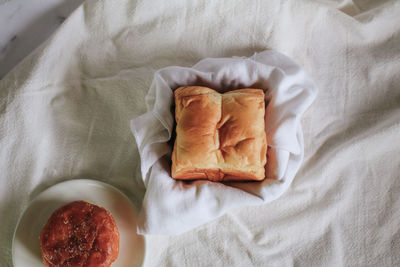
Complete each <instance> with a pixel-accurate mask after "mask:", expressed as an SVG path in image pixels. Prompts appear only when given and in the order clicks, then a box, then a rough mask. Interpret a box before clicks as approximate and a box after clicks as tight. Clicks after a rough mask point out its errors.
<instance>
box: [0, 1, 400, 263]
mask: <svg viewBox="0 0 400 267" xmlns="http://www.w3.org/2000/svg"><path fill="white" fill-rule="evenodd" d="M398 14H400V2H399V1H361V0H359V1H356V0H353V1H347V0H345V1H334V0H332V1H322V0H321V1H297V0H296V1H294V0H293V1H161V0H160V1H128V0H121V1H111V0H110V1H89V2H87V3H86V4H85V5H83V6H81V7H80V8H78V9H77V10H76V11H75V12H74V13H73V14H72V15H71V16H70V17H69V18H68V19H67V20H66V22H65V23H64V24H63V25H62V26H61V27H60V29H59V30H58V31H57V32H56V33H55V34H54V35H53V36H52V37H51V38H50V39H49V40H48V41H47V42H46V43H45V44H43V45H42V46H41V47H40V48H39V49H37V50H36V51H35V52H34V53H33V54H32V55H31V56H29V57H28V58H27V59H26V60H25V61H24V62H22V64H20V65H19V66H18V67H17V68H15V69H14V70H13V71H12V72H11V73H9V74H8V75H7V76H6V77H5V78H4V79H3V80H1V81H0V265H1V266H10V265H11V241H12V235H13V231H14V229H15V226H16V223H17V220H18V218H19V216H20V215H21V214H22V212H23V209H24V208H25V207H26V206H27V204H28V202H29V200H31V199H32V198H33V197H35V196H36V195H37V194H38V193H40V192H41V191H42V190H43V189H45V188H47V187H48V186H50V185H53V184H55V183H57V182H59V181H63V180H67V179H74V178H91V179H98V180H102V181H105V182H107V183H110V184H112V185H114V186H116V187H118V188H119V189H121V190H123V191H124V192H125V193H126V194H127V195H128V196H129V197H130V198H131V200H132V201H133V202H134V203H135V204H136V206H137V207H138V208H139V207H140V204H141V199H142V197H143V194H144V185H143V183H142V182H141V177H140V166H139V155H138V150H137V147H136V143H135V141H134V138H133V137H132V134H131V132H130V129H129V120H130V119H131V118H134V117H137V116H138V115H140V114H143V113H144V112H145V104H144V97H145V95H146V94H147V91H148V89H149V87H150V83H151V81H152V79H153V74H154V72H155V71H156V70H157V69H160V68H163V67H166V66H170V65H177V66H184V67H189V66H192V65H193V64H195V63H196V62H198V61H199V60H201V59H203V58H206V57H231V56H251V55H252V54H253V53H254V52H259V51H262V50H266V49H269V48H272V49H274V50H276V51H279V52H281V53H284V54H286V55H288V56H289V57H291V58H293V59H294V60H295V61H296V62H298V63H299V64H301V65H302V66H303V67H304V69H305V70H306V71H307V72H308V74H309V76H311V77H312V78H313V80H314V81H315V83H316V84H317V87H318V88H319V93H318V96H317V98H316V100H315V101H314V103H313V105H312V106H311V107H310V108H309V109H308V111H307V112H306V113H305V114H304V116H303V120H302V126H303V133H304V142H305V143H304V147H305V155H304V162H303V165H302V167H301V169H300V171H299V172H298V173H297V175H296V177H295V178H294V180H293V182H292V184H291V186H290V188H289V189H288V190H287V191H286V193H285V194H284V195H282V196H281V197H280V198H279V199H277V200H275V201H273V202H271V203H268V204H263V205H260V206H256V207H251V208H240V209H236V210H233V211H230V212H229V213H228V214H226V215H224V216H222V217H220V218H219V219H217V220H214V221H212V222H210V223H207V224H205V225H203V226H200V227H198V228H196V229H194V230H191V231H189V232H187V233H184V234H182V235H179V236H172V237H168V236H148V237H146V240H145V242H144V244H143V246H145V250H144V251H145V260H144V265H146V266H163V265H166V266H293V265H295V266H398V265H400V253H399V251H400V209H399V207H400V174H399V173H400V142H399V139H400V87H399V85H400V74H399V73H400V22H399V21H400V20H399V17H398Z"/></svg>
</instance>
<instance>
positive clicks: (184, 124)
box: [171, 86, 267, 181]
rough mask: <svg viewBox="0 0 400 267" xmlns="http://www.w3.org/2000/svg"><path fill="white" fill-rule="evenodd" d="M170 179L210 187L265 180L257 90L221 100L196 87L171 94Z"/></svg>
mask: <svg viewBox="0 0 400 267" xmlns="http://www.w3.org/2000/svg"><path fill="white" fill-rule="evenodd" d="M174 96H175V120H176V139H175V144H174V150H173V152H172V171H171V172H172V177H173V178H175V179H187V180H192V179H208V180H211V181H249V180H257V181H259V180H263V179H264V178H265V168H264V167H265V164H266V162H267V157H266V152H267V140H266V134H265V121H264V115H265V102H264V92H263V90H261V89H247V88H246V89H240V90H234V91H230V92H227V93H224V94H220V93H218V92H217V91H215V90H213V89H210V88H207V87H201V86H186V87H180V88H178V89H177V90H175V92H174Z"/></svg>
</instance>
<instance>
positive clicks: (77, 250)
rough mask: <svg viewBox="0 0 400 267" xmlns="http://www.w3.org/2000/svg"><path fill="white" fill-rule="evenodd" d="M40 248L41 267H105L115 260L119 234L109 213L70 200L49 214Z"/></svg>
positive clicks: (83, 202)
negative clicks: (42, 266) (42, 264)
mask: <svg viewBox="0 0 400 267" xmlns="http://www.w3.org/2000/svg"><path fill="white" fill-rule="evenodd" d="M40 245H41V248H42V259H43V263H44V265H45V266H48V267H58V266H60V267H61V266H62V267H68V266H74V267H79V266H85V267H90V266H96V267H100V266H101V267H106V266H110V265H111V263H112V262H113V261H115V260H116V259H117V257H118V251H119V233H118V229H117V225H116V223H115V220H114V218H113V217H112V216H111V214H110V212H109V211H107V210H106V209H104V208H102V207H99V206H96V205H93V204H90V203H88V202H85V201H74V202H71V203H69V204H67V205H65V206H62V207H60V208H59V209H57V210H56V211H55V212H53V214H52V215H51V217H50V218H49V220H48V221H47V223H46V225H45V226H44V227H43V229H42V231H41V232H40Z"/></svg>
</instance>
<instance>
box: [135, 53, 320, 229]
mask: <svg viewBox="0 0 400 267" xmlns="http://www.w3.org/2000/svg"><path fill="white" fill-rule="evenodd" d="M187 85H205V86H209V87H211V88H214V89H216V90H218V91H227V90H233V89H238V88H245V87H253V88H262V89H264V91H265V94H266V99H265V101H266V104H267V106H266V116H265V117H266V133H267V141H268V146H269V149H268V163H267V172H266V179H265V180H264V181H261V182H249V183H246V182H240V183H239V182H230V183H215V182H210V181H204V180H203V181H193V182H184V181H176V180H174V179H173V178H171V176H170V158H169V157H170V153H171V151H172V146H171V145H170V144H168V141H169V140H170V138H171V134H172V131H173V123H174V118H173V115H172V113H171V105H172V102H173V90H174V89H176V88H178V87H179V86H187ZM316 93H317V89H316V87H315V85H314V83H313V82H312V81H311V80H310V79H309V78H308V77H307V75H306V74H305V72H304V71H303V70H302V68H301V67H300V66H299V65H297V64H296V63H295V62H293V61H292V60H291V59H289V58H288V57H286V56H284V55H282V54H280V53H278V52H276V51H272V50H267V51H264V52H261V53H256V54H254V55H253V56H252V57H250V58H244V57H242V58H239V57H234V58H207V59H204V60H202V61H200V62H198V63H197V64H196V65H194V66H193V67H192V68H183V67H167V68H164V69H160V70H158V71H157V72H156V73H155V75H154V80H153V82H152V84H151V87H150V90H149V92H148V94H147V96H146V106H147V112H146V113H145V114H143V115H141V116H139V117H137V118H135V119H133V120H132V121H131V129H132V132H133V134H134V136H135V139H136V143H137V145H138V149H139V154H140V160H141V173H142V177H143V179H144V183H145V185H146V194H145V197H144V200H143V204H142V210H141V212H140V215H139V217H140V218H139V226H138V232H139V233H141V234H166V235H174V234H180V233H183V232H185V231H188V230H190V229H192V228H194V227H196V226H199V225H201V224H203V223H206V222H208V221H210V220H213V219H215V218H217V217H219V216H221V215H222V214H224V213H225V212H227V211H228V210H229V209H231V208H235V207H241V206H249V205H259V204H263V203H267V202H270V201H272V200H274V199H276V198H278V197H279V196H280V195H282V194H283V193H284V192H285V190H286V189H287V188H288V187H289V185H290V183H291V182H292V180H293V178H294V176H295V175H296V172H297V170H298V169H299V167H300V165H301V162H302V159H303V151H304V144H303V135H302V130H301V123H300V118H301V115H302V114H303V113H304V111H305V110H306V109H307V108H308V107H309V106H310V104H311V103H312V102H313V100H314V99H315V96H316Z"/></svg>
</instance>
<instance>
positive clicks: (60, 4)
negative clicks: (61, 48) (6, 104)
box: [0, 0, 84, 79]
mask: <svg viewBox="0 0 400 267" xmlns="http://www.w3.org/2000/svg"><path fill="white" fill-rule="evenodd" d="M83 2H84V0H0V79H1V78H3V77H4V76H5V75H6V74H7V73H8V72H9V71H10V70H12V68H13V67H15V66H16V65H17V64H18V63H19V62H21V61H22V60H23V59H24V58H25V57H26V56H27V55H29V54H30V53H31V52H32V51H33V50H35V48H37V47H38V46H39V45H40V44H41V43H43V42H44V41H45V40H46V39H47V38H48V37H49V36H50V35H51V34H52V33H53V32H54V31H55V30H56V29H57V28H58V27H59V26H60V25H61V24H62V23H63V22H64V20H65V19H66V18H67V17H68V16H69V15H70V14H71V13H72V12H73V11H74V10H75V9H76V8H77V7H78V6H79V5H80V4H82V3H83Z"/></svg>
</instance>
